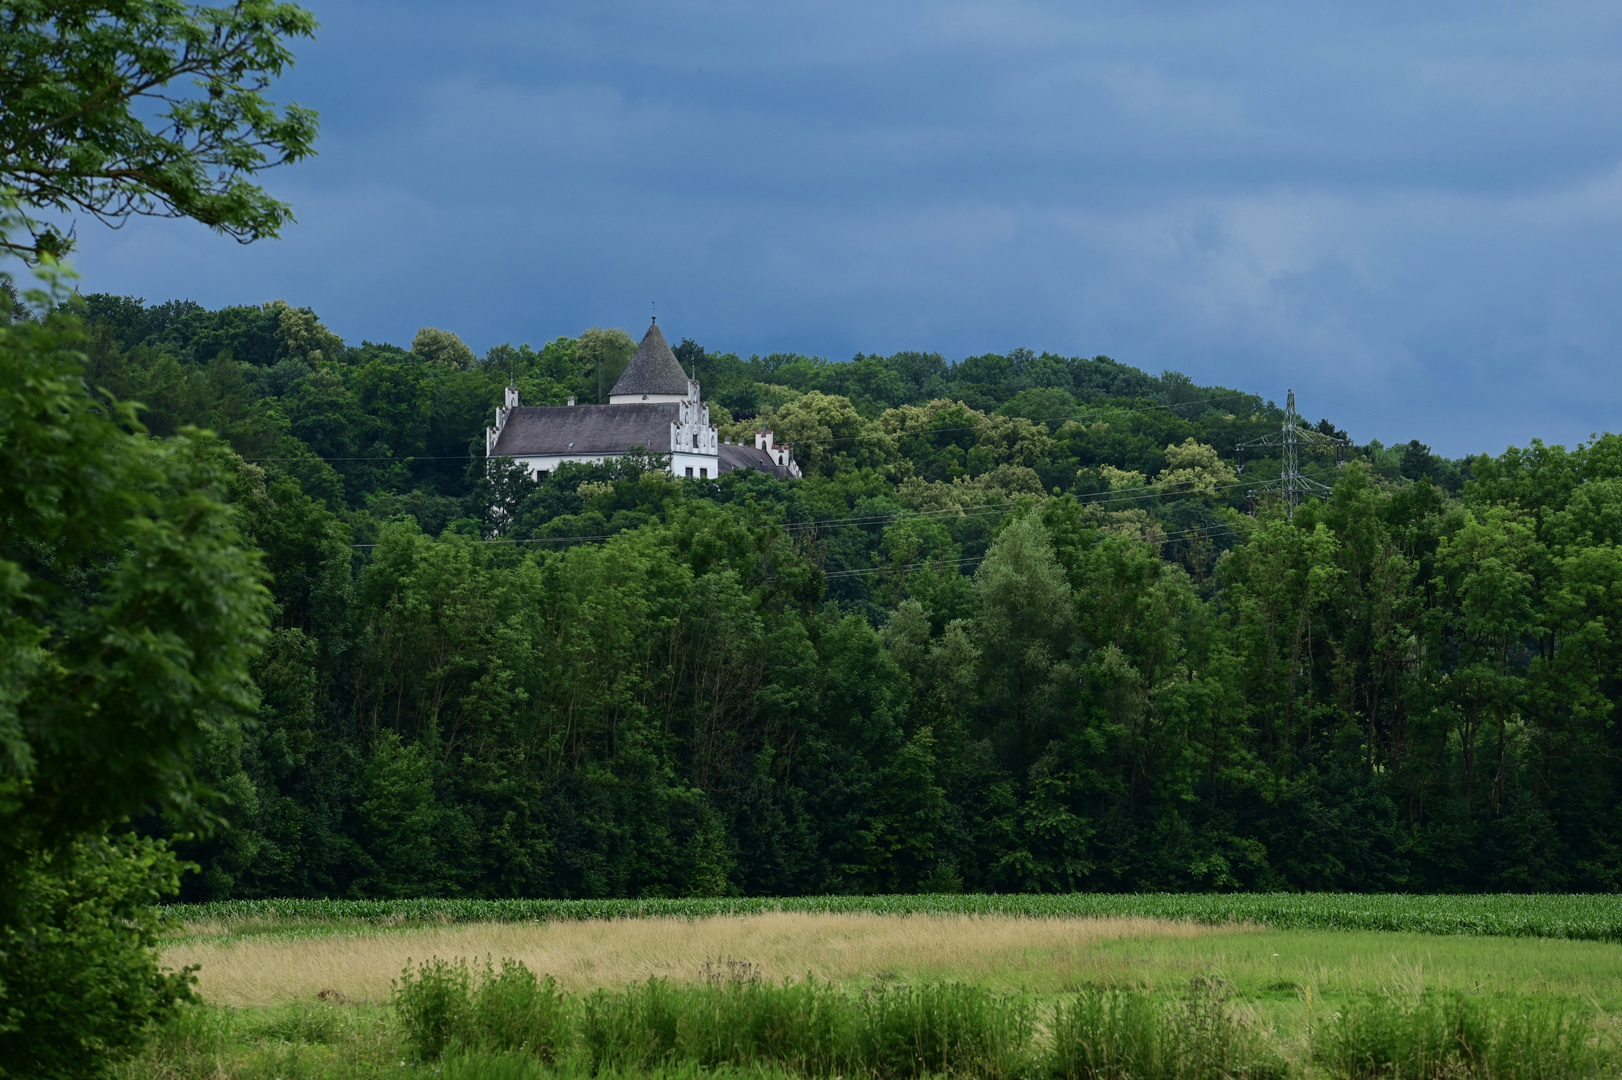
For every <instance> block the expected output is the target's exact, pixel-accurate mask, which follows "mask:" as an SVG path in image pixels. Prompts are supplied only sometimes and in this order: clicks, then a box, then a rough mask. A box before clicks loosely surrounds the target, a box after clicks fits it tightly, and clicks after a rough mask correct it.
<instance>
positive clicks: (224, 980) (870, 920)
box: [164, 913, 1257, 1006]
mask: <svg viewBox="0 0 1622 1080" xmlns="http://www.w3.org/2000/svg"><path fill="white" fill-rule="evenodd" d="M1255 932H1257V930H1255V929H1254V928H1250V927H1236V926H1228V927H1210V926H1199V925H1196V924H1193V923H1185V922H1168V921H1164V920H1156V919H1141V918H1120V919H1020V918H982V917H974V916H939V915H907V916H894V915H820V914H804V913H772V914H765V915H752V916H727V917H717V918H709V919H615V920H608V921H599V922H557V923H550V924H547V925H544V926H537V925H523V924H511V923H464V924H456V925H451V926H445V927H437V928H433V929H426V930H410V931H395V932H375V931H373V932H360V933H355V934H351V935H330V936H320V937H274V938H259V939H254V938H247V939H238V940H234V941H225V942H206V941H195V940H194V941H192V942H190V943H185V944H177V945H175V946H173V947H171V948H169V949H167V950H165V952H164V960H165V961H166V962H167V963H168V964H170V965H172V966H175V967H179V966H182V965H187V964H197V965H200V967H201V970H200V971H199V973H198V977H199V983H200V988H201V990H202V993H203V996H204V997H205V998H206V999H207V1000H208V1001H210V1002H212V1003H214V1004H217V1005H240V1006H263V1005H275V1004H279V1003H282V1002H287V1001H297V1000H304V1001H309V1000H311V999H312V998H314V997H315V995H316V994H317V993H319V992H320V991H322V990H332V991H337V992H338V993H340V994H342V995H343V996H344V997H345V998H347V999H350V1000H355V1001H365V1000H370V1001H380V1000H382V999H384V998H385V997H387V996H388V993H389V984H390V981H391V980H392V979H395V978H397V977H398V976H399V974H400V971H401V969H402V968H404V967H405V965H406V962H407V960H408V959H415V960H422V959H425V958H427V957H435V956H437V957H442V958H446V959H450V958H455V957H468V958H470V959H475V960H482V959H483V958H484V957H486V956H491V957H494V958H495V959H497V960H500V959H502V958H504V957H512V958H514V959H517V960H522V961H523V962H524V963H525V964H527V965H528V966H529V968H530V969H531V970H533V971H536V972H544V973H548V974H551V975H553V976H555V977H556V978H557V980H558V982H559V983H560V984H562V985H563V986H565V987H567V988H569V989H574V990H584V989H590V988H593V987H598V986H616V985H623V984H626V983H631V982H637V981H640V980H643V979H646V978H648V977H650V976H664V977H668V978H671V979H683V980H684V979H695V978H697V977H698V974H699V971H700V970H701V969H702V967H703V965H704V963H705V961H709V960H725V959H736V960H744V961H749V962H750V963H752V964H754V965H756V966H757V968H758V969H759V970H760V971H761V972H762V973H763V975H764V976H765V977H767V978H771V979H780V978H787V977H799V976H803V975H806V974H810V975H813V976H815V977H816V978H818V979H824V980H829V981H836V982H847V981H852V980H866V979H872V978H875V977H883V976H894V977H897V978H902V979H922V978H929V979H950V980H956V981H963V982H971V983H979V984H983V985H985V984H995V985H1003V986H1021V985H1024V986H1028V987H1030V988H1032V989H1042V990H1046V989H1059V988H1060V987H1062V986H1064V985H1066V984H1069V983H1071V982H1073V981H1075V979H1076V978H1077V977H1078V976H1080V977H1085V975H1086V973H1088V972H1089V971H1091V970H1092V969H1093V968H1095V967H1096V966H1097V965H1098V963H1099V961H1100V960H1101V959H1102V958H1101V957H1100V956H1098V955H1097V954H1098V953H1099V951H1100V950H1101V949H1102V948H1103V947H1104V946H1106V945H1109V944H1112V943H1116V944H1119V943H1126V942H1131V941H1144V942H1148V941H1155V940H1162V941H1163V940H1167V939H1173V940H1187V939H1193V938H1208V937H1212V936H1217V935H1235V934H1250V933H1255ZM1119 959H1120V958H1119V957H1116V958H1115V959H1114V960H1113V961H1111V962H1109V963H1107V965H1106V966H1108V967H1110V968H1116V967H1118V966H1119Z"/></svg>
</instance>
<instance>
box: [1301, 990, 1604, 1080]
mask: <svg viewBox="0 0 1622 1080" xmlns="http://www.w3.org/2000/svg"><path fill="white" fill-rule="evenodd" d="M1591 1028H1592V1025H1591V1024H1589V1023H1588V1022H1587V1020H1586V1018H1583V1017H1579V1016H1575V1015H1573V1014H1572V1012H1571V1010H1570V1008H1569V1006H1568V1005H1567V1004H1566V1003H1565V1002H1563V1001H1561V1000H1559V999H1549V998H1533V997H1515V998H1485V997H1466V996H1465V995H1463V994H1458V993H1434V992H1427V993H1424V994H1420V995H1417V996H1410V997H1404V996H1398V995H1394V994H1370V995H1367V996H1365V997H1363V998H1360V999H1358V1000H1357V1001H1356V1002H1354V1003H1353V1004H1351V1005H1349V1006H1348V1007H1347V1008H1346V1009H1344V1010H1343V1011H1341V1012H1340V1013H1338V1014H1336V1015H1335V1016H1333V1017H1331V1018H1330V1020H1329V1021H1328V1022H1326V1023H1324V1024H1322V1025H1320V1026H1319V1027H1318V1029H1317V1030H1316V1031H1315V1032H1314V1035H1313V1056H1314V1057H1315V1058H1316V1059H1317V1061H1318V1062H1319V1063H1320V1064H1322V1065H1323V1066H1324V1067H1325V1068H1326V1069H1327V1070H1328V1072H1329V1073H1330V1075H1331V1076H1334V1077H1336V1078H1337V1080H1433V1078H1434V1080H1466V1078H1468V1080H1566V1078H1574V1077H1584V1076H1590V1075H1593V1074H1594V1073H1596V1072H1598V1071H1599V1069H1600V1068H1601V1066H1602V1064H1603V1062H1602V1060H1601V1056H1600V1052H1599V1050H1598V1048H1597V1046H1596V1045H1595V1041H1594V1039H1593V1036H1592V1030H1591Z"/></svg>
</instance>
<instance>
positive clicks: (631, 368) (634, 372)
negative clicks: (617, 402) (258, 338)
mask: <svg viewBox="0 0 1622 1080" xmlns="http://www.w3.org/2000/svg"><path fill="white" fill-rule="evenodd" d="M608 393H609V396H610V397H616V396H618V395H621V394H635V395H637V396H641V395H642V394H680V395H682V396H684V397H685V396H686V394H687V373H686V372H685V371H683V370H682V369H681V363H680V362H679V361H678V360H677V359H676V354H675V353H673V352H671V351H670V343H669V342H668V341H666V340H665V336H664V334H662V333H660V332H659V324H658V323H654V324H653V325H652V326H650V327H648V332H647V333H646V334H643V335H642V344H640V345H638V346H637V347H636V355H635V356H633V357H631V362H630V363H629V364H628V365H626V368H625V374H623V375H621V376H620V379H619V382H617V383H615V384H614V389H612V390H610V391H609V392H608Z"/></svg>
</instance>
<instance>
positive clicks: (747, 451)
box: [715, 443, 789, 477]
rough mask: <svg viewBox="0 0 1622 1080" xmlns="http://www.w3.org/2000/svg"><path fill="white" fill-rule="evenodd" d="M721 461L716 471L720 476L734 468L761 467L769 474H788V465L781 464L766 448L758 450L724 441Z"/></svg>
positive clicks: (760, 468) (762, 470) (783, 475)
mask: <svg viewBox="0 0 1622 1080" xmlns="http://www.w3.org/2000/svg"><path fill="white" fill-rule="evenodd" d="M720 450H721V461H720V463H719V464H718V465H717V466H716V468H715V472H716V475H717V476H719V475H720V474H722V473H729V472H731V471H732V470H733V469H759V470H760V471H761V472H763V473H765V474H766V475H767V476H780V477H787V476H788V474H789V473H788V466H787V465H779V464H778V463H777V458H776V456H775V455H772V454H768V453H767V452H766V451H764V450H756V449H755V448H754V447H753V446H740V445H737V444H735V443H722V444H721V447H720Z"/></svg>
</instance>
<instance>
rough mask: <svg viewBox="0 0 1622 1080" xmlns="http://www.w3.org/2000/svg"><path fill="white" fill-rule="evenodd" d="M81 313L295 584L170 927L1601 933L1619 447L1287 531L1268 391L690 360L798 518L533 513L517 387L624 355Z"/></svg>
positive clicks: (1395, 495) (1077, 376) (1358, 490)
mask: <svg viewBox="0 0 1622 1080" xmlns="http://www.w3.org/2000/svg"><path fill="white" fill-rule="evenodd" d="M81 302H82V303H83V304H84V306H85V309H86V311H87V312H88V313H89V318H90V331H89V341H88V347H87V351H88V354H89V357H90V361H89V367H88V369H87V370H88V374H89V380H90V383H91V384H92V385H94V386H97V387H99V388H101V391H100V392H102V393H106V394H109V395H111V396H113V397H116V398H118V399H121V400H134V401H140V402H142V403H143V404H144V407H145V409H146V411H145V412H144V413H143V416H144V417H145V422H146V423H147V425H148V426H149V427H150V429H151V430H152V431H153V432H155V433H158V434H160V435H164V436H165V437H167V436H168V433H170V432H180V431H182V430H183V429H184V428H185V425H187V424H188V423H190V424H199V425H206V426H208V427H210V428H212V429H214V430H216V431H218V432H220V433H221V435H222V437H223V438H224V439H225V440H226V441H227V442H228V443H229V444H230V445H231V446H232V447H233V448H234V449H235V451H236V452H237V453H238V454H239V455H240V456H241V461H240V462H239V463H234V464H233V465H232V467H233V468H235V469H236V470H237V474H236V478H235V479H234V480H233V481H232V482H231V483H230V484H229V485H227V489H226V490H228V493H229V498H230V500H231V502H232V505H233V507H234V512H235V514H236V520H237V522H238V527H240V528H241V529H243V530H244V534H245V535H246V536H247V537H249V538H250V539H251V540H252V542H253V543H254V544H256V545H257V546H258V547H259V548H260V549H262V550H263V552H264V560H265V561H264V565H265V567H266V569H267V570H268V571H269V572H270V574H271V577H272V582H273V584H272V591H273V595H274V599H275V605H276V607H275V613H274V615H273V616H272V629H271V633H270V637H269V639H268V641H267V643H266V648H265V651H264V653H263V655H262V657H261V659H260V660H259V661H258V662H257V664H256V667H255V669H254V683H255V686H256V688H257V689H258V691H259V693H260V695H261V697H260V705H259V706H258V710H257V716H256V723H254V724H251V725H245V726H242V727H240V728H237V729H234V732H233V733H231V734H229V735H228V737H221V738H216V739H213V740H211V741H210V742H209V744H208V746H207V747H205V748H204V749H203V751H202V753H201V754H200V756H199V757H197V758H196V759H195V760H196V761H197V767H198V768H199V770H200V772H201V774H202V775H203V776H204V777H205V778H206V779H207V780H208V781H209V783H210V784H211V785H212V786H213V787H214V788H215V789H216V790H218V791H221V792H226V793H229V794H230V798H231V803H230V805H229V806H227V807H224V808H223V809H222V811H221V812H222V813H223V814H224V815H225V816H226V817H227V818H228V819H229V820H230V822H231V824H232V828H231V829H230V830H229V831H222V832H218V833H216V834H214V835H213V836H212V837H210V838H208V839H206V840H189V841H184V842H183V850H184V851H185V852H186V853H187V855H188V856H189V857H191V858H193V859H195V860H196V861H197V862H198V863H199V864H200V865H201V866H202V871H201V872H200V873H199V874H198V875H196V876H194V877H193V878H191V879H189V882H188V884H187V886H186V889H187V894H188V895H189V896H192V897H205V896H268V895H308V896H321V895H326V896H336V895H352V896H379V897H398V896H408V895H482V896H576V897H579V896H611V895H634V896H661V895H683V894H693V895H698V894H715V893H745V894H755V895H759V894H772V893H777V894H782V893H808V892H863V891H884V890H901V891H905V890H915V889H931V890H933V889H940V890H954V889H988V890H1034V891H1053V890H1064V889H1094V890H1097V889H1103V890H1113V889H1212V888H1215V889H1264V888H1265V889H1280V888H1282V889H1293V888H1337V889H1339V888H1344V889H1362V890H1383V889H1407V890H1438V889H1439V890H1483V889H1588V890H1600V891H1604V890H1612V889H1615V888H1618V887H1622V853H1619V849H1618V848H1617V847H1616V845H1615V843H1614V841H1613V840H1612V839H1610V838H1611V837H1614V836H1615V835H1618V834H1619V827H1622V822H1619V821H1618V820H1617V818H1616V807H1617V806H1618V805H1622V799H1619V798H1618V793H1619V791H1622V776H1619V775H1618V774H1617V773H1616V770H1615V765H1614V762H1615V761H1617V760H1622V754H1619V751H1622V747H1619V746H1618V744H1617V737H1618V736H1617V734H1616V732H1617V728H1616V726H1615V724H1614V719H1613V717H1614V710H1615V707H1616V704H1617V703H1618V702H1619V701H1622V671H1619V669H1618V668H1617V664H1616V659H1615V658H1616V656H1617V655H1622V653H1619V652H1618V650H1617V648H1616V639H1617V634H1618V631H1617V630H1616V627H1617V625H1618V620H1619V619H1622V562H1619V561H1618V558H1617V555H1616V551H1617V547H1616V545H1617V543H1618V541H1619V540H1622V526H1619V525H1618V521H1622V518H1618V516H1617V514H1616V512H1615V507H1616V505H1617V503H1618V499H1617V498H1616V497H1614V496H1615V492H1614V491H1613V490H1612V489H1613V488H1616V487H1617V485H1618V484H1622V479H1619V477H1622V461H1619V459H1618V455H1617V453H1616V450H1615V446H1616V439H1615V438H1614V437H1610V436H1607V437H1605V438H1602V439H1599V440H1598V441H1596V442H1594V443H1593V444H1592V445H1587V446H1582V447H1578V448H1573V449H1569V450H1565V449H1560V448H1551V447H1543V446H1540V445H1534V446H1533V447H1531V448H1528V449H1526V450H1514V451H1511V452H1509V453H1506V454H1505V455H1502V456H1500V457H1498V458H1487V457H1476V458H1472V459H1469V460H1467V461H1447V460H1444V459H1442V458H1439V457H1437V456H1436V455H1435V454H1433V453H1431V452H1430V451H1429V450H1428V449H1427V448H1426V447H1425V446H1424V445H1423V444H1422V443H1419V442H1412V443H1409V444H1407V445H1405V446H1399V447H1395V448H1386V447H1384V446H1381V445H1380V444H1378V443H1372V442H1371V443H1369V444H1367V445H1362V446H1354V447H1352V448H1351V449H1350V451H1349V453H1348V464H1346V465H1345V466H1343V467H1337V465H1336V464H1335V461H1334V459H1333V458H1332V457H1330V456H1328V455H1318V456H1313V455H1311V454H1304V455H1303V468H1304V469H1305V470H1306V471H1307V472H1308V473H1309V475H1312V476H1314V477H1315V478H1317V479H1319V480H1320V481H1322V482H1323V483H1325V484H1327V485H1330V486H1332V487H1333V491H1334V493H1333V495H1332V496H1328V497H1326V498H1324V499H1322V500H1317V499H1309V500H1307V501H1306V502H1305V503H1304V504H1303V505H1302V506H1301V508H1300V509H1299V510H1298V511H1297V513H1296V514H1295V517H1294V519H1293V520H1287V519H1285V518H1284V517H1283V516H1282V515H1281V513H1280V512H1279V510H1278V508H1277V507H1276V506H1274V505H1272V504H1271V503H1269V501H1268V500H1267V499H1266V498H1262V499H1259V500H1257V502H1256V505H1255V507H1254V511H1255V516H1252V514H1251V512H1250V511H1251V510H1252V506H1251V504H1250V500H1249V498H1248V497H1247V496H1248V492H1249V491H1251V490H1252V489H1253V488H1255V487H1257V486H1258V485H1259V484H1262V483H1264V482H1265V481H1267V480H1269V479H1272V478H1276V477H1277V475H1278V470H1279V463H1278V461H1277V459H1268V458H1265V457H1263V458H1257V457H1254V456H1252V457H1250V458H1248V459H1246V460H1245V461H1244V462H1243V463H1242V472H1241V471H1240V470H1241V462H1240V461H1239V459H1238V457H1237V455H1236V453H1235V447H1236V445H1237V444H1238V443H1241V442H1245V441H1247V440H1251V439H1254V438H1255V437H1256V436H1258V435H1262V434H1266V433H1268V432H1276V431H1277V425H1278V423H1279V422H1280V419H1281V413H1280V412H1279V410H1277V409H1276V407H1275V406H1273V405H1272V404H1271V403H1270V402H1267V401H1264V400H1262V399H1260V398H1258V397H1255V396H1253V395H1248V394H1243V393H1240V392H1237V391H1230V390H1224V389H1221V388H1204V387H1198V386H1195V385H1193V384H1192V383H1191V382H1190V381H1189V380H1188V379H1186V378H1184V377H1182V376H1180V375H1177V374H1176V373H1172V372H1167V373H1163V374H1161V375H1159V376H1151V375H1148V374H1146V373H1143V372H1140V371H1136V370H1135V369H1132V368H1130V367H1128V366H1126V365H1124V364H1120V363H1118V362H1116V361H1113V360H1109V359H1108V358H1091V359H1089V358H1060V357H1055V356H1051V355H1038V354H1034V353H1029V352H1023V351H1018V350H1016V351H1013V352H1011V353H1009V354H1008V355H1005V356H981V357H975V358H971V359H970V360H965V361H963V362H960V363H956V364H953V363H948V362H946V361H945V360H944V359H942V358H941V357H939V356H933V355H931V354H919V353H900V354H897V355H896V356H893V357H874V356H865V357H861V358H858V360H857V361H856V362H855V363H845V364H840V363H830V362H827V361H824V360H820V359H816V358H811V357H803V356H794V355H777V356H769V357H750V358H747V359H745V358H742V357H738V356H734V355H731V354H725V353H715V352H709V351H707V350H705V349H703V348H702V347H700V346H699V345H697V344H696V343H694V342H692V341H684V342H682V343H681V344H680V345H679V346H678V347H677V351H678V354H679V356H680V357H681V359H682V361H683V363H684V364H686V365H688V367H689V368H690V369H696V370H697V372H698V375H699V378H700V379H701V381H702V382H703V384H704V390H705V395H706V398H707V399H709V400H712V401H715V402H716V405H715V408H714V412H713V415H714V416H715V417H716V419H717V420H718V422H719V423H720V424H721V427H722V431H723V435H725V436H726V437H730V438H740V439H744V440H746V441H747V440H749V439H751V438H752V434H753V432H754V431H755V430H756V428H758V427H762V426H764V427H770V428H772V429H773V430H774V432H775V433H776V435H777V438H778V440H779V442H783V441H792V442H793V444H794V446H795V453H796V455H797V456H798V458H799V460H800V461H801V463H802V465H803V466H804V467H805V469H806V476H805V478H804V479H803V480H800V481H797V482H784V481H778V480H775V479H772V478H769V477H765V476H761V475H759V474H756V473H749V472H743V473H732V474H728V475H727V476H724V477H721V478H719V479H709V480H702V481H700V480H692V481H689V480H680V479H675V478H672V477H670V476H669V475H668V474H667V473H665V472H663V471H661V470H660V469H658V468H657V465H658V460H657V458H647V459H623V460H621V461H619V462H617V463H613V464H610V465H606V466H583V465H582V466H568V467H565V468H563V469H560V470H558V471H557V472H556V473H555V474H554V475H553V476H551V477H549V478H548V479H547V480H546V481H545V482H536V481H535V480H534V479H532V478H530V477H528V476H527V475H525V474H524V473H523V472H522V470H517V469H512V468H507V467H505V466H502V465H500V464H499V463H497V464H495V465H494V466H492V465H490V464H489V463H486V462H485V461H484V459H483V456H482V455H483V438H482V431H483V428H484V427H485V425H487V424H488V423H489V422H490V419H491V415H492V409H493V407H494V406H495V404H496V403H497V402H498V401H499V400H500V398H501V392H502V387H503V386H504V385H505V384H506V382H507V381H508V379H509V378H516V379H517V381H518V384H519V387H520V390H521V392H522V394H523V396H524V400H525V401H527V402H532V403H541V404H561V403H562V402H563V401H564V400H565V399H566V398H567V396H568V395H570V394H573V395H575V396H576V397H577V398H578V399H580V400H585V401H591V400H594V399H595V397H596V394H597V378H598V368H599V365H600V364H601V365H603V366H604V367H605V369H606V368H609V367H611V365H612V363H613V362H614V357H615V356H616V355H618V354H617V353H616V351H615V350H616V349H617V350H619V352H623V351H624V348H625V342H624V341H621V340H620V339H619V338H620V336H619V335H616V334H613V333H610V332H608V331H603V330H600V329H594V330H592V331H590V332H589V333H587V334H584V335H582V336H581V337H579V338H574V337H559V338H557V339H554V340H553V341H550V342H548V343H546V344H545V345H544V346H542V347H540V348H534V347H531V346H528V345H522V346H500V347H497V348H495V349H491V350H490V351H489V352H488V353H487V354H486V355H485V356H484V357H482V358H474V359H472V360H471V361H470V360H469V359H468V357H467V355H466V354H464V353H462V352H461V351H460V350H459V349H457V347H456V346H457V345H458V344H459V342H458V340H457V339H456V338H455V337H454V336H453V335H451V334H449V333H448V332H443V331H439V332H429V331H424V332H423V333H422V334H419V335H418V339H419V340H416V341H414V342H413V347H412V348H411V349H405V348H401V347H398V346H393V345H386V344H377V343H362V344H361V345H359V346H346V345H345V344H344V343H342V342H340V341H338V340H337V339H336V338H335V337H333V336H332V335H331V334H330V333H329V332H328V331H327V330H325V328H324V327H322V326H321V324H320V322H319V320H318V318H317V317H316V316H315V314H314V313H313V312H309V311H304V310H300V309H297V308H292V307H289V306H287V305H282V304H271V305H267V306H263V307H251V308H249V307H244V308H233V309H225V310H223V311H217V312H207V311H202V310H200V309H197V308H195V306H188V305H184V304H169V305H163V306H160V307H148V306H147V305H144V304H141V303H137V302H133V301H128V300H123V299H118V298H111V297H104V296H91V297H86V298H84V299H83V300H82V301H81ZM626 340H628V338H627V339H626ZM447 357H450V358H451V359H447ZM1317 428H1318V430H1320V431H1322V432H1323V433H1325V434H1332V435H1336V436H1338V437H1344V433H1343V432H1341V431H1340V430H1339V429H1338V428H1337V426H1336V425H1335V424H1333V423H1332V422H1330V421H1328V420H1324V421H1322V422H1321V423H1319V424H1318V425H1317ZM143 822H144V827H145V828H147V829H148V830H150V831H151V832H153V833H154V834H157V835H160V836H161V835H169V834H171V833H173V832H175V831H176V830H179V829H181V828H184V826H183V824H182V823H181V821H180V820H179V819H178V818H177V817H175V815H174V814H173V813H170V814H168V815H164V814H153V815H151V816H149V817H147V818H145V819H143Z"/></svg>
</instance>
